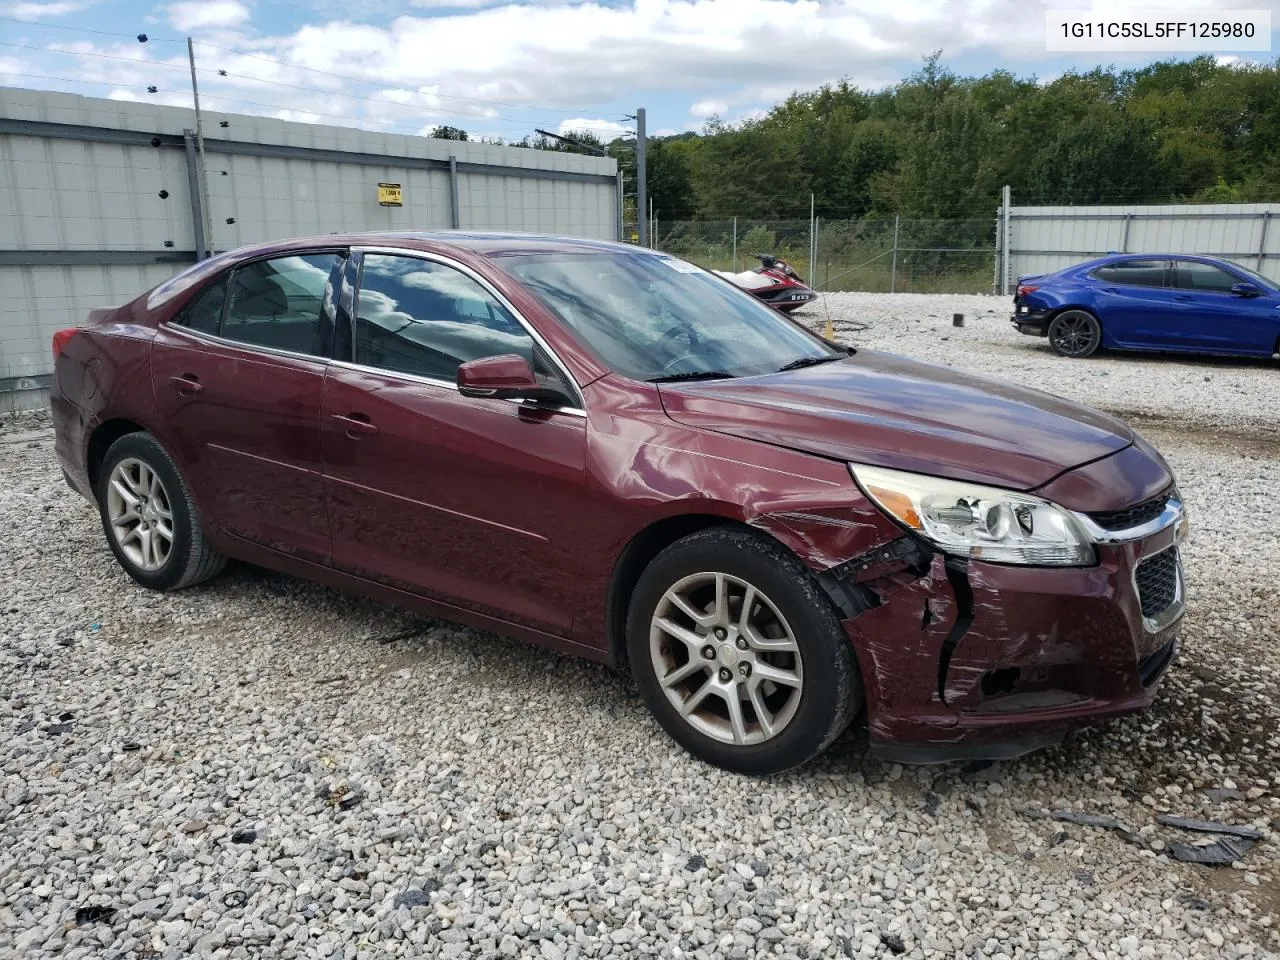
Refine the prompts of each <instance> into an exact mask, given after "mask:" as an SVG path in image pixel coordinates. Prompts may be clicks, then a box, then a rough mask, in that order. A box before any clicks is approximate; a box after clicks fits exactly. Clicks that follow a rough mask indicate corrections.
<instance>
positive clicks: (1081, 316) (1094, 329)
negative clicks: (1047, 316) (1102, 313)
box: [1049, 310, 1102, 359]
mask: <svg viewBox="0 0 1280 960" xmlns="http://www.w3.org/2000/svg"><path fill="white" fill-rule="evenodd" d="M1049 346H1051V347H1052V348H1053V352H1054V353H1056V354H1058V356H1060V357H1072V358H1074V359H1080V358H1083V357H1088V356H1091V355H1092V354H1094V353H1096V352H1097V350H1098V347H1100V346H1102V324H1100V323H1098V318H1097V317H1095V316H1094V315H1093V314H1092V313H1089V312H1088V311H1087V310H1064V311H1062V313H1060V314H1058V315H1057V316H1056V317H1054V318H1053V322H1052V323H1050V324H1049Z"/></svg>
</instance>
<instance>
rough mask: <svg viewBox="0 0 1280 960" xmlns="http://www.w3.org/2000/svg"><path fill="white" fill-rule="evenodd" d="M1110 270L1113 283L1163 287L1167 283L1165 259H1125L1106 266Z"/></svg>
mask: <svg viewBox="0 0 1280 960" xmlns="http://www.w3.org/2000/svg"><path fill="white" fill-rule="evenodd" d="M1106 269H1108V270H1109V271H1110V273H1111V275H1110V277H1108V278H1107V279H1109V280H1110V281H1111V282H1112V283H1123V284H1126V285H1128V286H1131V287H1163V286H1164V285H1165V273H1166V271H1165V262H1164V261H1163V260H1124V261H1121V262H1120V263H1114V264H1112V265H1111V266H1110V267H1108V268H1106Z"/></svg>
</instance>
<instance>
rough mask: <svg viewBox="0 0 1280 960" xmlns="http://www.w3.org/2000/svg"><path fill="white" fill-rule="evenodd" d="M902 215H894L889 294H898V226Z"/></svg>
mask: <svg viewBox="0 0 1280 960" xmlns="http://www.w3.org/2000/svg"><path fill="white" fill-rule="evenodd" d="M901 218H902V214H900V213H895V214H894V215H893V265H892V266H890V267H889V292H890V293H897V292H898V224H899V223H900V222H901Z"/></svg>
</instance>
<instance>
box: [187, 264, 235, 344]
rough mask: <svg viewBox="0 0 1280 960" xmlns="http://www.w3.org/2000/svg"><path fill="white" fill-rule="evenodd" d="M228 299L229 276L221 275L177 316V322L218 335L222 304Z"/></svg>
mask: <svg viewBox="0 0 1280 960" xmlns="http://www.w3.org/2000/svg"><path fill="white" fill-rule="evenodd" d="M226 299H227V278H226V277H221V278H219V279H218V280H216V281H215V282H214V284H213V286H211V287H209V288H208V289H207V290H205V291H203V292H202V293H200V294H199V295H198V296H196V298H195V299H194V300H192V301H191V302H190V303H189V304H187V306H186V307H185V308H183V310H182V312H181V313H180V314H179V315H178V317H177V322H178V323H180V324H182V325H183V326H184V327H190V328H191V329H192V330H199V331H200V332H201V333H210V334H213V335H215V336H216V335H217V333H218V323H219V322H220V321H221V320H222V305H223V303H225V302H226Z"/></svg>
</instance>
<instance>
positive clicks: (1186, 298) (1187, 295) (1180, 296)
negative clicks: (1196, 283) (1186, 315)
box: [1173, 293, 1194, 303]
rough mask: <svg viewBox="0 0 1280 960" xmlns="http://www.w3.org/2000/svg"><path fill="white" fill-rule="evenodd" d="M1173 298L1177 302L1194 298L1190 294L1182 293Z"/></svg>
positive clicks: (1188, 301) (1187, 301)
mask: <svg viewBox="0 0 1280 960" xmlns="http://www.w3.org/2000/svg"><path fill="white" fill-rule="evenodd" d="M1173 299H1175V300H1177V301H1178V302H1179V303H1190V302H1191V301H1192V300H1193V299H1194V298H1193V297H1192V296H1191V295H1190V294H1186V293H1183V294H1180V295H1179V296H1176V297H1174V298H1173Z"/></svg>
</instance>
